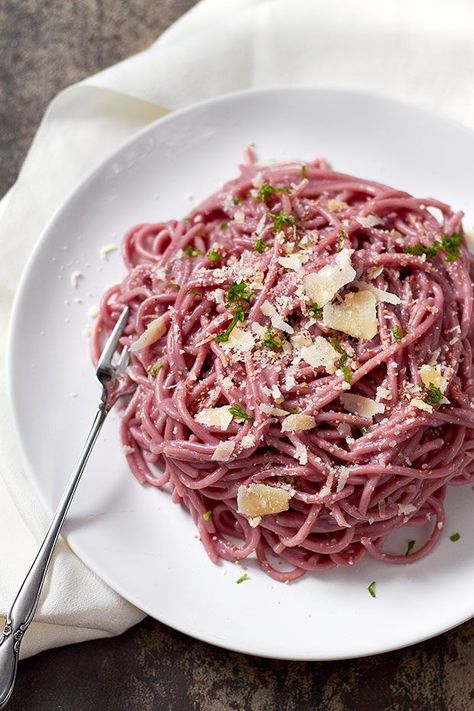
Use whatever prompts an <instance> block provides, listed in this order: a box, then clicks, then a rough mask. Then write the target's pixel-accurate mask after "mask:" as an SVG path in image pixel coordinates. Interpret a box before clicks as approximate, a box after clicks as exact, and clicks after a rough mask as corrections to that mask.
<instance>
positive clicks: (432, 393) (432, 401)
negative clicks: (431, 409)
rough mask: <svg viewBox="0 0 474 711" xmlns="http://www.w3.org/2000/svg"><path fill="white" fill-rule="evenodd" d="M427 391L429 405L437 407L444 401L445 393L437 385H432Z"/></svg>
mask: <svg viewBox="0 0 474 711" xmlns="http://www.w3.org/2000/svg"><path fill="white" fill-rule="evenodd" d="M426 390H427V391H428V394H427V396H426V402H427V403H428V405H437V404H438V403H439V401H440V400H442V399H443V393H442V392H441V390H440V389H439V388H438V386H437V385H434V384H433V383H430V384H429V385H428V387H427V388H426Z"/></svg>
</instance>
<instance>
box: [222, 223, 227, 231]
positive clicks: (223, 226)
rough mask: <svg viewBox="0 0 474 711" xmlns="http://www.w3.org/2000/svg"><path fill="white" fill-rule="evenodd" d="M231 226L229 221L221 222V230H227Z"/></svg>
mask: <svg viewBox="0 0 474 711" xmlns="http://www.w3.org/2000/svg"><path fill="white" fill-rule="evenodd" d="M228 227H229V223H228V222H221V230H226V229H227V228H228Z"/></svg>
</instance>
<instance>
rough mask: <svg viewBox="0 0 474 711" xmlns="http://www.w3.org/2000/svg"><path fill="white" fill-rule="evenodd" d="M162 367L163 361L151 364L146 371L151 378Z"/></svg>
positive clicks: (154, 376)
mask: <svg viewBox="0 0 474 711" xmlns="http://www.w3.org/2000/svg"><path fill="white" fill-rule="evenodd" d="M162 367H163V363H155V364H154V365H152V366H151V368H150V370H149V371H148V372H149V374H150V375H151V377H152V378H156V376H157V375H158V371H159V370H161V369H162Z"/></svg>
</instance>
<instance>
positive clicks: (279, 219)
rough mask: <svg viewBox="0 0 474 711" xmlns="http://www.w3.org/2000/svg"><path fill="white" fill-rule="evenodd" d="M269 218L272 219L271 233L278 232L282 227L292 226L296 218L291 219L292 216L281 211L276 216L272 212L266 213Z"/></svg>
mask: <svg viewBox="0 0 474 711" xmlns="http://www.w3.org/2000/svg"><path fill="white" fill-rule="evenodd" d="M268 214H269V215H270V217H272V218H273V227H272V232H273V233H275V232H279V231H280V230H281V229H282V227H283V225H294V224H295V222H296V217H293V216H292V215H287V214H286V213H285V212H283V210H280V212H279V213H278V215H275V214H274V213H273V212H269V213H268Z"/></svg>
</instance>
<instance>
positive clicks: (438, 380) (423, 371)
mask: <svg viewBox="0 0 474 711" xmlns="http://www.w3.org/2000/svg"><path fill="white" fill-rule="evenodd" d="M418 372H419V374H420V378H421V381H422V383H423V385H424V386H425V387H429V386H430V385H435V386H436V387H437V388H439V389H440V390H441V392H442V393H444V391H445V390H446V387H447V385H448V382H447V380H446V378H444V377H443V376H442V375H441V369H440V366H439V365H437V366H436V367H433V366H431V365H422V366H421V368H420V370H419V371H418Z"/></svg>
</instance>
